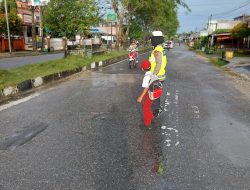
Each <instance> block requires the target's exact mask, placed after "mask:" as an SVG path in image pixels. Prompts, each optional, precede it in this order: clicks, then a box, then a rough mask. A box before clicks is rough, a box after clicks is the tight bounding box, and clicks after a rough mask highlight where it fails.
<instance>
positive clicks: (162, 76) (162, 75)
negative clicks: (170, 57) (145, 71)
mask: <svg viewBox="0 0 250 190" xmlns="http://www.w3.org/2000/svg"><path fill="white" fill-rule="evenodd" d="M155 51H158V52H160V53H161V55H162V64H161V68H160V70H159V73H157V76H158V78H159V80H160V81H163V80H165V78H166V76H165V73H166V70H165V68H166V66H167V56H166V52H165V50H164V49H163V47H162V46H161V45H158V46H156V47H155V49H154V50H153V51H152V53H151V56H150V58H149V61H150V62H151V70H150V71H151V72H152V73H153V72H154V70H155V68H156V60H155V56H154V52H155Z"/></svg>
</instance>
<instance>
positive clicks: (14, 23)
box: [0, 0, 22, 36]
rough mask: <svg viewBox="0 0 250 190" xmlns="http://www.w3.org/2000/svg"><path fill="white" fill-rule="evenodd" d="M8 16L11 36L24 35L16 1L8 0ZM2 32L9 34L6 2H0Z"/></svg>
mask: <svg viewBox="0 0 250 190" xmlns="http://www.w3.org/2000/svg"><path fill="white" fill-rule="evenodd" d="M7 7H8V18H9V28H10V34H11V36H14V35H22V21H21V19H20V18H19V17H18V15H17V6H16V1H14V0H8V1H7ZM0 34H1V35H8V31H7V23H6V18H5V6H4V2H3V1H2V2H1V3H0Z"/></svg>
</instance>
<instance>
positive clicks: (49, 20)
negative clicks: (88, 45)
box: [43, 0, 99, 38]
mask: <svg viewBox="0 0 250 190" xmlns="http://www.w3.org/2000/svg"><path fill="white" fill-rule="evenodd" d="M98 19H99V18H98V9H97V6H96V3H95V2H94V1H93V0H51V1H50V2H49V3H48V6H47V7H46V9H45V14H44V18H43V24H44V27H45V28H46V29H47V31H49V32H48V33H50V34H51V35H52V36H54V37H63V36H64V37H67V38H69V37H73V36H75V34H76V33H79V34H80V35H81V37H83V36H84V34H85V33H86V31H88V30H89V28H90V27H91V26H93V25H94V24H95V23H96V22H97V21H98Z"/></svg>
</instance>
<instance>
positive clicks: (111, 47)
mask: <svg viewBox="0 0 250 190" xmlns="http://www.w3.org/2000/svg"><path fill="white" fill-rule="evenodd" d="M110 26H111V47H110V51H111V52H112V44H113V36H112V35H113V34H112V33H113V31H112V28H113V27H112V21H111V23H110Z"/></svg>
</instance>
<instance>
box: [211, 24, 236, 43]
mask: <svg viewBox="0 0 250 190" xmlns="http://www.w3.org/2000/svg"><path fill="white" fill-rule="evenodd" d="M240 22H241V21H239V20H212V21H210V22H209V23H208V34H209V42H210V45H211V46H213V45H215V46H217V47H218V48H234V47H236V44H237V39H233V38H232V36H231V34H230V30H231V29H233V28H234V27H235V26H236V25H237V24H239V23H240Z"/></svg>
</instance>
